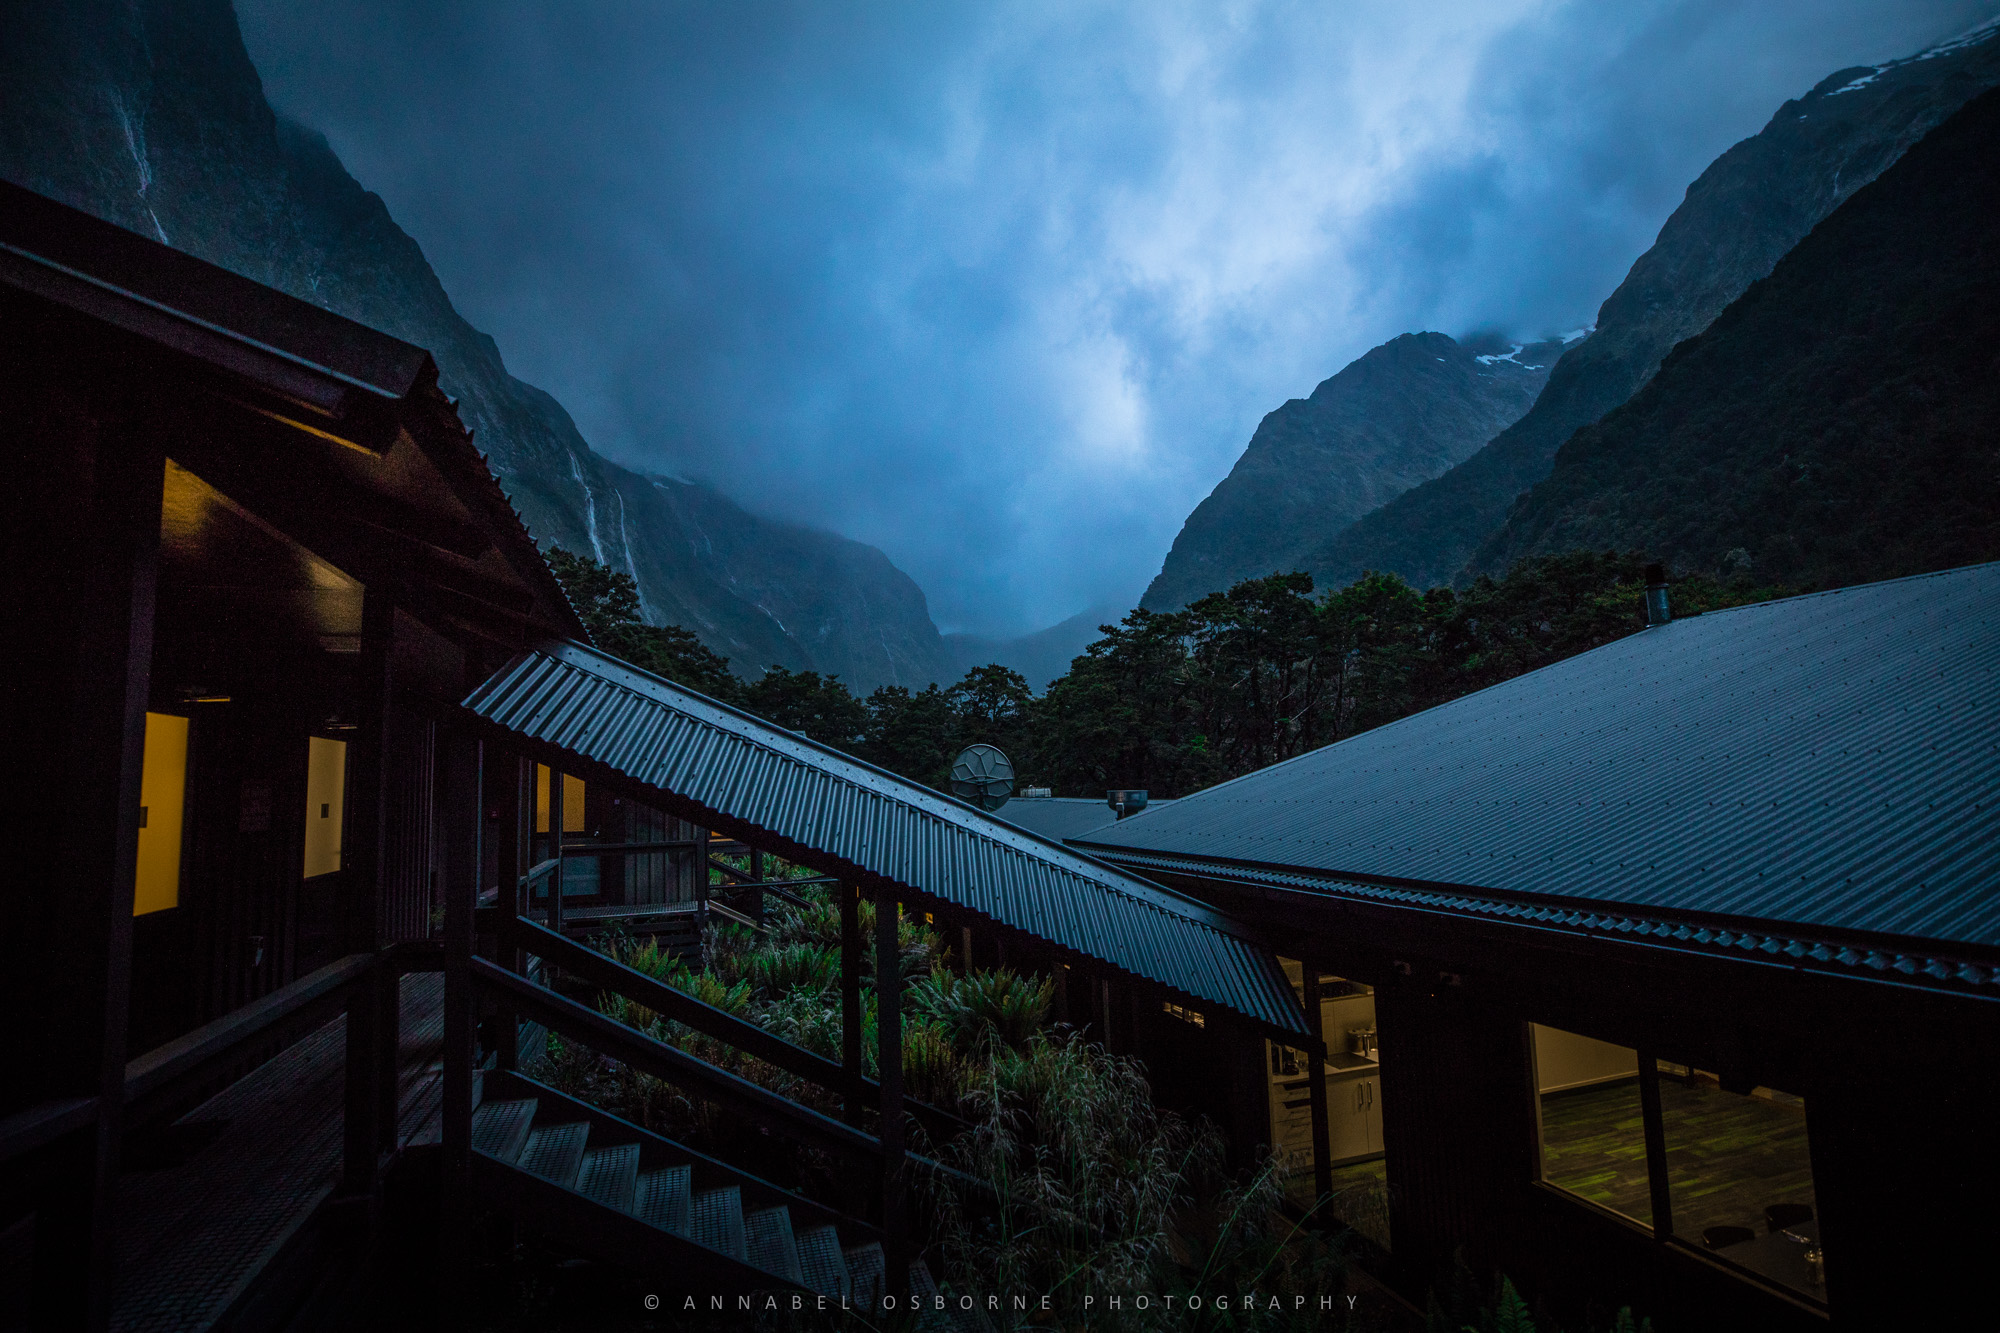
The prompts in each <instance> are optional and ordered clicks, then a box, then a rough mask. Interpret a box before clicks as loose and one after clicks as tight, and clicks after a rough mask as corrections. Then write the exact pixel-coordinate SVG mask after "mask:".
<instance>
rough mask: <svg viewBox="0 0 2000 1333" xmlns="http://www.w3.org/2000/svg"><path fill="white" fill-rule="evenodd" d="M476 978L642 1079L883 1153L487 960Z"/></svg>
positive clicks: (832, 1145)
mask: <svg viewBox="0 0 2000 1333" xmlns="http://www.w3.org/2000/svg"><path fill="white" fill-rule="evenodd" d="M564 942H565V943H567V941H564ZM472 980H473V983H474V984H475V985H476V986H481V987H484V988H485V989H487V990H489V991H496V992H499V993H500V994H501V995H504V996H505V997H506V999H507V1002H508V1003H509V1004H510V1005H511V1006H512V1007H514V1008H516V1009H518V1010H519V1011H520V1012H522V1013H524V1014H526V1015H527V1016H528V1017H531V1018H536V1019H539V1020H540V1021H541V1022H542V1024H543V1025H544V1026H546V1027H547V1028H548V1029H549V1030H550V1031H551V1032H555V1033H559V1034H561V1035H562V1036H565V1037H568V1038H570V1039H572V1040H574V1041H580V1042H582V1043H583V1044H584V1045H586V1046H588V1047H590V1048H591V1049H592V1050H595V1051H597V1052H598V1053H599V1054H601V1055H608V1056H610V1057H611V1058H612V1059H614V1060H620V1061H623V1062H624V1063H625V1064H628V1065H630V1066H632V1067H633V1068H634V1069H637V1070H639V1071H640V1072H641V1073H646V1074H651V1075H652V1076H653V1077H655V1078H660V1079H665V1080H667V1081H668V1082H671V1083H678V1084H682V1085H684V1086H685V1085H693V1086H694V1087H697V1088H699V1089H700V1090H701V1092H702V1093H703V1095H705V1096H707V1097H711V1098H713V1099H715V1100H716V1101H719V1102H722V1103H723V1104H725V1105H727V1106H729V1107H730V1108H732V1109H733V1110H736V1111H739V1112H741V1113H743V1114H745V1115H748V1116H750V1117H751V1118H752V1119H753V1120H756V1121H758V1122H760V1123H762V1124H764V1125H766V1126H767V1127H769V1128H772V1129H776V1130H779V1131H780V1132H783V1133H785V1134H789V1135H791V1136H793V1137H797V1138H801V1139H805V1140H808V1141H810V1142H812V1143H813V1144H815V1145H816V1146H818V1147H822V1148H827V1149H831V1150H833V1151H835V1152H843V1153H849V1154H853V1153H865V1154H867V1155H869V1156H875V1155H877V1154H879V1153H880V1152H881V1151H882V1143H881V1140H879V1139H877V1138H876V1137H875V1136H874V1135H872V1134H864V1133H863V1132H862V1131H860V1130H858V1129H856V1128H854V1127H853V1126H852V1125H848V1124H844V1123H842V1122H841V1121H838V1120H835V1119H834V1118H833V1117H832V1116H828V1115H821V1114H820V1113H819V1112H818V1111H815V1110H813V1109H812V1108H811V1107H809V1106H802V1105H800V1104H799V1103H798V1102H795V1101H792V1100H791V1099H789V1098H787V1097H783V1096H780V1095H779V1094H777V1093H775V1092H772V1091H771V1090H770V1089H769V1088H765V1087H761V1086H759V1085H758V1084H755V1083H752V1082H751V1081H750V1080H749V1079H747V1078H744V1077H742V1076H741V1075H738V1074H732V1073H730V1072H729V1071H728V1070H726V1069H719V1068H717V1067H716V1066H714V1065H712V1064H710V1063H708V1061H706V1060H701V1059H697V1058H696V1057H694V1056H692V1055H689V1054H688V1053H687V1052H686V1051H683V1050H681V1049H680V1048H679V1047H677V1046H669V1045H668V1044H667V1043H666V1042H663V1041H657V1040H655V1039H654V1038H652V1037H648V1036H646V1035H645V1034H644V1033H642V1032H637V1031H634V1030H633V1029H632V1028H629V1027H627V1026H625V1025H624V1024H623V1023H620V1022H618V1021H616V1020H615V1019H611V1018H607V1017H605V1016H604V1015H603V1014H600V1013H598V1012H597V1010H595V1009H592V1008H590V1007H589V1006H588V1005H582V1004H578V1003H577V1002H576V1001H575V1000H572V999H570V998H569V997H568V996H565V995H558V994H557V993H556V992H554V991H551V990H544V989H543V988H542V987H540V986H537V985H535V984H534V983H533V982H531V981H528V980H527V979H525V978H523V977H518V976H516V975H514V974H513V973H512V972H509V971H508V970H507V969H505V968H503V967H500V966H497V965H496V964H494V963H491V962H488V961H487V960H486V959H484V958H474V959H473V960H472Z"/></svg>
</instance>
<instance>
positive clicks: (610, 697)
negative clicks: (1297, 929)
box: [465, 643, 1304, 1032]
mask: <svg viewBox="0 0 2000 1333" xmlns="http://www.w3.org/2000/svg"><path fill="white" fill-rule="evenodd" d="M465 706H466V707H467V708H468V709H470V710H471V711H472V712H473V713H474V714H475V715H477V716H478V717H479V718H481V719H484V720H485V721H486V722H488V723H490V724H492V725H494V726H496V727H499V728H502V729H503V730H505V731H507V732H509V733H511V734H512V735H514V736H518V737H521V738H524V739H526V740H529V741H532V742H534V743H535V744H536V746H537V747H538V748H540V749H541V750H542V751H544V752H545V753H547V752H551V751H553V752H558V753H559V754H560V755H561V756H562V757H563V760H564V761H565V762H568V763H570V764H573V765H574V764H578V763H579V761H581V763H582V766H581V767H579V769H578V771H580V772H582V773H583V775H584V776H586V777H588V776H589V775H590V773H591V771H593V768H594V769H595V770H597V771H600V772H601V771H603V770H609V771H610V772H611V773H612V774H615V775H617V776H619V777H622V778H623V779H625V780H626V781H627V782H628V783H630V784H632V785H634V786H636V787H638V788H641V789H644V790H645V791H646V792H648V793H649V794H650V797H651V799H653V800H656V801H658V802H659V803H660V804H662V805H664V806H665V807H666V808H668V809H669V810H671V811H673V812H674V813H676V814H680V815H683V816H684V817H686V818H689V819H692V820H694V821H695V822H696V823H699V824H702V825H704V826H705V827H709V828H715V829H719V830H721V831H723V832H727V833H732V834H735V835H737V836H740V837H745V838H748V839H751V840H753V841H757V842H761V843H764V844H766V845H768V846H770V847H771V848H772V850H774V851H777V852H779V854H781V855H784V854H787V849H793V848H795V849H798V850H799V851H800V852H803V853H809V856H807V857H803V858H801V859H807V860H809V863H810V864H812V865H814V866H815V867H816V868H819V869H821V870H823V871H826V872H827V873H835V874H841V875H851V876H852V877H853V878H854V879H856V880H858V881H860V882H862V883H864V884H870V885H876V886H880V885H887V886H888V887H890V888H892V889H894V890H896V891H898V892H904V891H915V892H917V893H920V894H928V895H931V896H932V897H934V898H937V899H941V900H943V901H944V902H947V903H952V904H955V905H957V906H960V907H964V908H969V909H971V910H972V911H975V912H978V913H980V914H982V915H984V916H986V917H988V918H990V919H992V920H994V921H997V922H1000V923H1002V924H1004V925H1007V926H1012V927H1014V928H1016V929H1019V930H1023V931H1027V932H1029V933H1030V934H1033V935H1035V936H1037V937H1039V938H1041V939H1044V940H1047V941H1049V942H1050V943H1052V944H1055V945H1058V946H1060V947H1062V948H1064V949H1068V950H1070V951H1072V952H1074V953H1077V954H1081V955H1085V956H1087V957H1090V958H1094V959H1097V960H1098V961H1100V962H1102V963H1106V964H1109V965H1110V966H1112V967H1114V968H1117V969H1119V970H1121V971H1124V972H1127V973H1130V974H1132V975H1135V976H1139V977H1144V978H1147V979H1149V980H1151V981H1154V982H1157V983H1159V984H1160V985H1163V986H1166V987H1168V988H1170V989H1172V990H1174V991H1176V992H1178V993H1180V994H1181V995H1184V996H1186V997H1188V998H1190V999H1192V1000H1194V1001H1196V1002H1198V1003H1203V1004H1207V1005H1214V1006H1220V1007H1222V1008H1224V1009H1228V1010H1232V1011H1234V1012H1235V1013H1237V1014H1240V1015H1242V1016H1243V1017H1245V1018H1248V1019H1251V1020H1253V1021H1254V1022H1257V1023H1259V1024H1263V1025H1266V1026H1270V1027H1276V1028H1280V1029H1283V1030H1286V1031H1291V1032H1302V1031H1304V1019H1303V1016H1302V1014H1301V1012H1300V1010H1299V1006H1298V1001H1297V999H1296V997H1295V995H1294V993H1293V991H1292V989H1291V985H1290V983H1289V982H1288V981H1286V979H1285V976H1284V973H1283V971H1282V970H1281V969H1280V968H1279V967H1278V964H1277V960H1276V958H1274V957H1273V956H1272V954H1271V953H1270V951H1269V950H1267V949H1265V948H1263V947H1262V946H1261V945H1260V944H1258V943H1257V942H1256V941H1254V940H1253V939H1251V938H1249V936H1248V933H1247V932H1245V931H1243V930H1242V929H1241V928H1240V927H1238V926H1237V925H1236V924H1235V923H1234V922H1232V921H1231V920H1230V919H1229V918H1227V917H1226V916H1224V915H1222V914H1221V913H1219V912H1217V911H1216V910H1215V909H1213V908H1211V907H1208V906H1206V905H1205V904H1201V903H1197V902H1194V901H1192V900H1190V899H1186V898H1182V897H1181V896H1180V895H1178V894H1175V893H1172V892H1170V891H1168V890H1166V889H1163V888H1160V887H1159V886H1158V885H1154V884H1150V883H1147V882H1146V881H1144V880H1141V879H1138V878H1136V877H1134V876H1132V875H1130V874H1127V873H1125V872H1123V871H1120V870H1118V869H1115V868H1114V867H1111V866H1107V865H1105V864H1103V863H1102V862H1099V861H1096V860H1093V859H1092V858H1090V857H1087V856H1083V855H1080V854H1078V853H1076V852H1074V851H1071V850H1069V849H1067V848H1064V847H1061V846H1059V845H1057V844H1055V843H1053V842H1049V841H1047V840H1046V839H1043V838H1039V837H1036V836H1035V835H1033V834H1031V833H1027V832H1025V831H1022V830H1020V829H1017V828H1015V827H1013V826H1011V825H1008V824H1005V823H1002V822H1000V821H998V820H995V819H993V818H991V817H990V816H988V815H987V814H986V813H985V812H983V811H980V810H977V809H975V808H973V807H972V806H969V805H966V804H964V803H962V802H959V801H955V800H953V799H951V798H950V797H948V796H944V795H941V794H939V793H937V792H934V791H932V790H930V789H929V788H927V787H922V786H918V785H917V784H915V783H912V782H910V781H908V780H906V779H904V778H900V777H897V776H896V775H895V774H893V773H889V772H886V771H884V770H882V769H879V768H876V767H874V766H873V765H870V764H865V763H862V762H861V761H859V760H856V759H852V758H849V757H848V756H846V755H844V754H841V753H840V752H839V751H837V750H834V749H831V748H829V747H827V746H824V745H820V744H819V743H817V742H815V741H811V740H808V739H806V738H805V737H803V736H800V735H797V734H796V733H793V732H789V731H786V730H784V729H783V728H780V727H776V726H773V725H772V724H771V723H768V722H765V721H763V720H762V719H760V718H756V717H752V716H751V715H750V714H748V713H743V712H740V711H738V710H736V709H734V708H730V707H728V706H727V705H724V704H719V703H717V702H715V701H714V700H712V699H708V698H705V697H703V696H702V695H699V694H696V693H694V692H693V691H690V690H686V689H683V688H681V687H680V686H678V685H674V684H671V683H670V682H668V681H665V680H662V679H660V678H659V677H657V676H653V675H649V674H648V673H646V672H643V671H639V670H637V669H636V668H633V667H630V666H628V665H626V664H625V663H623V662H621V661H619V660H618V659H616V658H613V657H610V656H607V655H606V654H604V653H600V652H598V651H597V650H595V649H592V648H586V647H584V646H583V645H582V644H578V643H555V644H547V645H543V646H542V647H539V648H537V649H535V650H532V651H530V652H527V653H523V654H521V655H520V656H519V657H516V658H515V659H514V660H513V661H512V662H510V663H509V664H508V665H507V666H505V667H503V668H502V669H501V670H500V671H499V672H497V673H496V674H495V675H494V676H493V677H492V679H490V680H488V681H487V682H486V683H485V684H483V685H481V686H480V687H479V688H478V689H477V690H475V691H473V693H472V695H471V697H470V698H468V699H467V700H466V704H465Z"/></svg>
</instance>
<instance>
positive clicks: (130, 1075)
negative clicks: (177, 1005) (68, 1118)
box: [125, 953, 375, 1106]
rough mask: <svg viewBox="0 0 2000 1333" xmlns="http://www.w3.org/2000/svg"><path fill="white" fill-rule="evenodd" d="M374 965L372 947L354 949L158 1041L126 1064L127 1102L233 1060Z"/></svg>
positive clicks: (159, 1091)
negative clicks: (191, 1028) (190, 1029)
mask: <svg viewBox="0 0 2000 1333" xmlns="http://www.w3.org/2000/svg"><path fill="white" fill-rule="evenodd" d="M374 967H375V955H374V954H372V953H357V954H349V955H348V956H347V957H345V958H341V959H337V960H335V961H334V962H331V963H328V964H327V965H326V966H325V967H322V968H320V969H319V970H318V971H317V972H311V973H308V974H307V975H305V976H303V977H300V978H299V979H298V980H297V981H294V982H293V983H292V984H291V985H289V986H286V987H284V988H283V989H281V990H275V991H272V992H271V993H270V994H269V995H266V996H264V997H263V998H262V999H260V1000H255V1001H253V1002H251V1003H250V1004H246V1005H244V1006H243V1007H242V1008H241V1009H237V1010H234V1011H233V1012H231V1013H227V1014H224V1015H223V1016H222V1017H221V1018H218V1019H216V1020H215V1021H214V1022H213V1023H209V1024H206V1025H204V1026H202V1027H198V1028H196V1029H195V1030H194V1031H193V1032H190V1033H188V1034H187V1035H186V1036H184V1037H177V1038H175V1039H174V1040H173V1041H170V1042H168V1043H167V1044H166V1045H164V1046H158V1047H155V1048H154V1049H152V1050H150V1051H147V1052H146V1053H145V1054H144V1055H141V1056H139V1057H138V1058H137V1059H135V1060H132V1061H131V1062H130V1063H128V1064H127V1065H126V1066H125V1104H126V1105H127V1106H131V1105H133V1104H135V1103H138V1102H142V1101H146V1100H148V1099H151V1098H153V1097H155V1096H157V1095H159V1094H160V1093H162V1092H164V1091H166V1090H168V1089H170V1088H172V1087H174V1086H175V1085H177V1084H184V1083H186V1082H187V1081H188V1080H190V1079H193V1078H195V1077H197V1076H198V1075H200V1074H201V1073H203V1072H204V1071H206V1070H209V1069H213V1068H214V1067H215V1066H216V1065H218V1064H221V1063H224V1062H226V1061H227V1060H229V1059H230V1058H231V1057H233V1056H235V1055H236V1054H238V1053H239V1052H240V1051H241V1050H242V1049H243V1047H244V1046H246V1045H248V1044H249V1043H251V1042H253V1041H255V1040H257V1039H258V1038H260V1037H264V1036H267V1035H269V1034H270V1033H271V1032H272V1031H273V1030H275V1029H277V1028H278V1027H280V1026H282V1025H283V1024H285V1023H287V1022H289V1021H291V1020H292V1019H295V1018H298V1017H299V1016H300V1015H301V1014H302V1013H304V1012H305V1011H307V1010H309V1009H312V1008H314V1007H316V1006H318V1005H320V1004H321V1003H322V1002H325V1001H328V1000H331V999H333V998H335V997H337V996H339V995H340V994H341V993H342V992H343V991H345V990H346V989H347V988H348V987H349V986H352V985H353V984H354V983H355V982H357V981H359V980H361V979H362V978H363V977H366V976H367V975H368V974H369V972H370V971H371V970H372V969H373V968H374Z"/></svg>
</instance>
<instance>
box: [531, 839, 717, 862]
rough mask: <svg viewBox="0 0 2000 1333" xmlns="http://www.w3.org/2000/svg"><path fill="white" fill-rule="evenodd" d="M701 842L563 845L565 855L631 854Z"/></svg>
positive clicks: (680, 849) (673, 849) (681, 848)
mask: <svg viewBox="0 0 2000 1333" xmlns="http://www.w3.org/2000/svg"><path fill="white" fill-rule="evenodd" d="M701 845H702V844H701V843H698V842H690V841H687V840H685V839H683V840H682V841H680V842H566V843H564V844H563V846H562V852H563V856H564V857H566V858H574V857H580V856H611V855H613V854H614V853H615V854H620V855H631V854H637V853H640V852H684V851H690V850H692V849H693V848H696V847H699V846H701Z"/></svg>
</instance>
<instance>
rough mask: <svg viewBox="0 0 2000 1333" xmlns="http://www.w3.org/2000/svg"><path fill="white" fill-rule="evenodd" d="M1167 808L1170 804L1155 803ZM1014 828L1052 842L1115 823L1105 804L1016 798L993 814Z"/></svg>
mask: <svg viewBox="0 0 2000 1333" xmlns="http://www.w3.org/2000/svg"><path fill="white" fill-rule="evenodd" d="M1153 804H1154V805H1171V804H1173V802H1172V801H1155V802H1153ZM993 817H994V818H995V819H1004V820H1006V821H1007V822H1008V823H1009V824H1012V825H1014V826H1015V827H1016V828H1024V829H1026V830H1028V832H1030V833H1039V834H1041V835H1042V836H1043V837H1044V838H1047V839H1049V840H1050V841H1052V842H1063V841H1065V840H1067V839H1070V838H1076V837H1081V836H1082V835H1084V834H1086V833H1089V832H1090V831H1091V830H1092V829H1100V828H1103V827H1104V826H1105V825H1106V824H1112V823H1116V822H1117V816H1116V815H1114V814H1113V813H1112V810H1111V805H1110V803H1109V802H1107V801H1090V800H1085V799H1083V798H1082V797H1080V796H1016V797H1015V798H1014V799H1013V800H1011V801H1009V802H1007V804H1005V805H1003V806H1001V807H1000V808H999V809H998V810H996V811H994V812H993Z"/></svg>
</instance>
